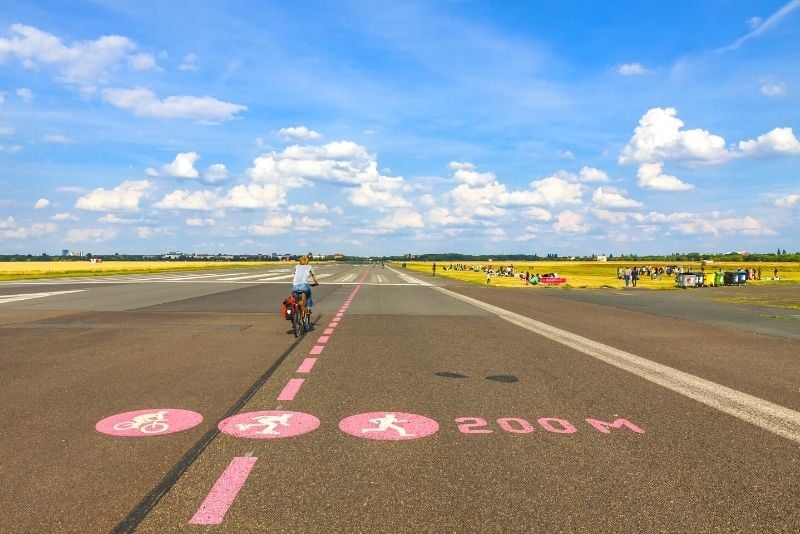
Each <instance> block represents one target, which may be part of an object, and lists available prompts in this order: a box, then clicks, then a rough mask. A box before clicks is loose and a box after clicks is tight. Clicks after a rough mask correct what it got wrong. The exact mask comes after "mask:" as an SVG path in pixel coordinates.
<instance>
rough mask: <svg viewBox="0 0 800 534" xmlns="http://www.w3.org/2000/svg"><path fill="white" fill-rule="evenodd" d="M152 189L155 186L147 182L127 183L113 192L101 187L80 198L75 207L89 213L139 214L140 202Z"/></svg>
mask: <svg viewBox="0 0 800 534" xmlns="http://www.w3.org/2000/svg"><path fill="white" fill-rule="evenodd" d="M152 188H153V184H151V183H150V182H149V181H147V180H140V181H125V182H123V183H122V184H120V185H118V186H117V187H115V188H114V189H111V190H107V189H104V188H102V187H99V188H97V189H95V190H93V191H92V192H91V193H89V194H88V195H86V196H83V197H80V198H79V199H78V201H77V202H76V203H75V207H76V208H78V209H82V210H88V211H126V212H138V211H139V201H140V200H141V199H142V197H144V196H145V195H147V194H148V193H149V192H150V191H151V189H152Z"/></svg>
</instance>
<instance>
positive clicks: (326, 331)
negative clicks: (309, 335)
mask: <svg viewBox="0 0 800 534" xmlns="http://www.w3.org/2000/svg"><path fill="white" fill-rule="evenodd" d="M322 333H323V334H325V335H326V336H329V335H331V334H333V328H326V329H325V330H323V331H322Z"/></svg>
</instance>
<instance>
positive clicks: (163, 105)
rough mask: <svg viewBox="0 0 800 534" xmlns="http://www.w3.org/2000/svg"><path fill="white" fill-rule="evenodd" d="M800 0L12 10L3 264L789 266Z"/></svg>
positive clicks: (6, 69)
mask: <svg viewBox="0 0 800 534" xmlns="http://www.w3.org/2000/svg"><path fill="white" fill-rule="evenodd" d="M797 65H800V0H791V1H789V0H781V1H767V0H758V1H746V0H703V1H700V0H697V1H681V2H640V1H633V0H632V1H616V2H577V1H576V2H561V1H555V0H553V1H544V0H542V1H535V2H533V1H528V2H489V1H444V0H438V1H433V0H431V1H419V2H417V1H408V2H382V1H374V2H361V1H356V2H312V1H309V2H255V1H254V2H236V1H232V2H224V3H220V2H188V1H185V2H182V1H171V2H159V1H153V2H151V1H138V2H116V1H114V2H112V1H103V0H99V1H94V2H81V1H75V0H72V1H59V2H47V1H39V2H27V1H20V2H17V1H14V0H6V1H4V2H3V9H2V11H0V253H6V254H8V253H36V254H38V253H41V252H46V253H49V254H59V253H60V252H61V250H62V249H70V250H73V251H84V252H91V253H94V254H113V253H115V252H119V253H140V254H156V253H163V252H168V251H182V252H197V253H213V254H216V253H251V254H252V253H271V252H279V253H284V252H301V251H308V250H311V251H314V252H315V253H317V252H319V253H333V252H344V253H347V254H358V255H382V254H403V253H409V252H410V253H418V254H421V253H427V252H462V253H474V254H484V253H488V254H495V253H497V254H499V253H507V254H509V253H528V254H532V253H538V254H541V255H545V254H548V253H559V254H565V255H570V254H580V255H584V254H603V253H605V254H609V253H610V254H623V253H639V254H647V253H653V254H662V253H670V252H676V251H699V252H725V251H745V250H746V251H753V252H771V251H774V250H777V249H778V248H781V249H787V250H790V251H796V250H798V249H799V248H800V246H799V245H798V243H799V242H800V239H799V238H800V224H798V223H800V141H799V140H798V139H800V105H798V104H799V103H800V69H798V68H797Z"/></svg>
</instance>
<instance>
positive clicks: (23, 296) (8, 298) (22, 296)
mask: <svg viewBox="0 0 800 534" xmlns="http://www.w3.org/2000/svg"><path fill="white" fill-rule="evenodd" d="M81 291H84V290H83V289H72V290H70V291H50V292H49V293H19V294H16V295H0V304H5V303H7V302H19V301H21V300H31V299H41V298H45V297H54V296H56V295H65V294H67V293H79V292H81Z"/></svg>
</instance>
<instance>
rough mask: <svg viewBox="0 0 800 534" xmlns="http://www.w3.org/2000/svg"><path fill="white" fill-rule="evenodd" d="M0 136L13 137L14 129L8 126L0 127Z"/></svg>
mask: <svg viewBox="0 0 800 534" xmlns="http://www.w3.org/2000/svg"><path fill="white" fill-rule="evenodd" d="M0 135H14V128H11V127H10V126H0Z"/></svg>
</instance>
